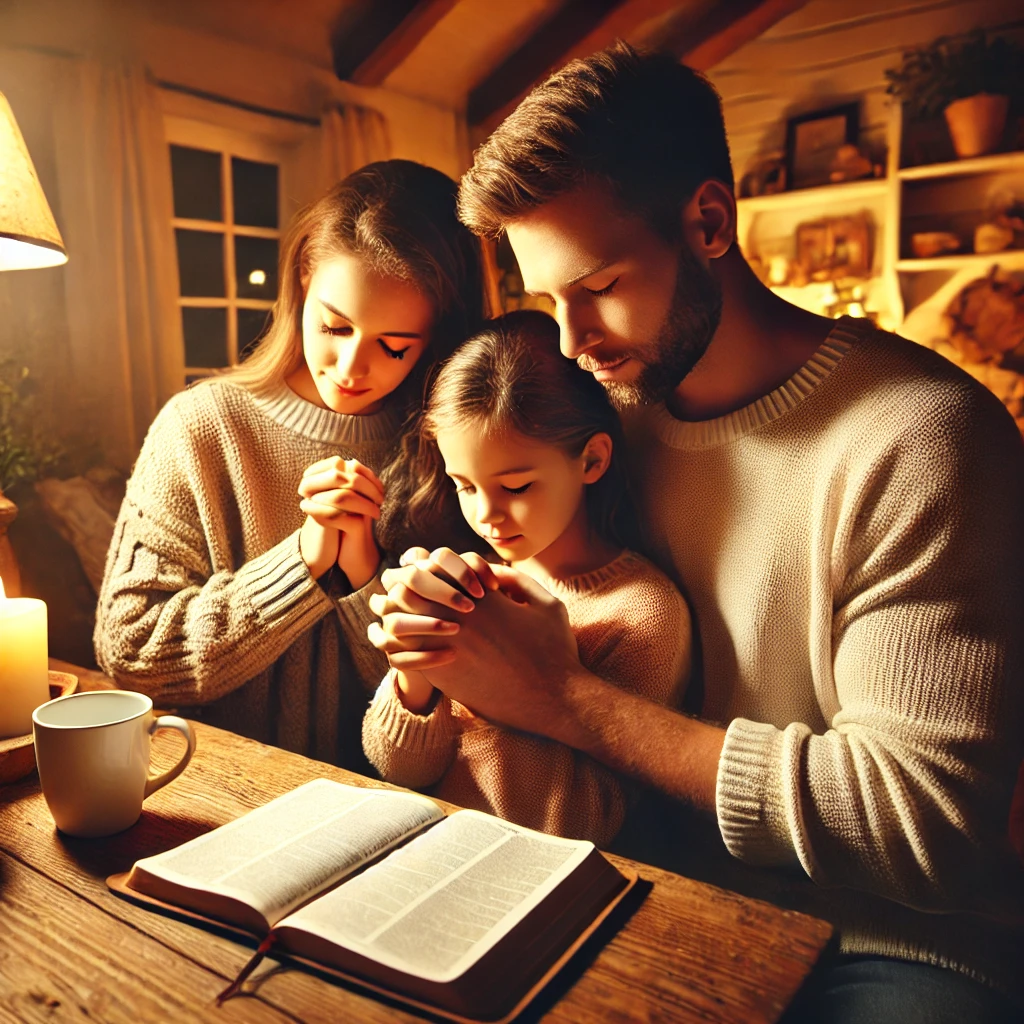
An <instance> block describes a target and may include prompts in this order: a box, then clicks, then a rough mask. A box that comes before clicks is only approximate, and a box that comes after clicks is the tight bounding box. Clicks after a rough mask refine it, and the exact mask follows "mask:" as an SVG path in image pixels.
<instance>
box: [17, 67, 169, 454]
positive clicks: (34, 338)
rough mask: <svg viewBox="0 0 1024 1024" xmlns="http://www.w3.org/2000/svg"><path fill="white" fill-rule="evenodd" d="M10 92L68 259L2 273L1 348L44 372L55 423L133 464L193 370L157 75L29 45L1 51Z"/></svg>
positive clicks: (73, 438)
mask: <svg viewBox="0 0 1024 1024" xmlns="http://www.w3.org/2000/svg"><path fill="white" fill-rule="evenodd" d="M0 91H3V92H5V93H7V95H8V98H9V99H10V101H11V105H12V107H13V108H14V111H15V116H16V117H17V118H18V121H19V124H20V126H21V128H22V132H23V134H24V135H25V137H26V142H27V144H28V147H29V151H30V153H31V154H32V157H33V160H34V161H35V163H36V167H37V170H38V172H39V175H40V178H41V180H42V184H43V187H44V189H45V191H46V194H47V197H48V198H49V200H50V204H51V206H52V207H53V210H54V215H55V217H56V220H57V223H58V226H59V227H60V230H61V233H62V235H63V237H64V243H65V245H66V247H67V251H68V263H67V265H66V266H64V267H60V268H55V269H53V270H47V271H17V272H13V273H10V274H5V275H0V355H3V354H5V350H6V352H7V353H8V354H9V355H14V356H15V357H16V358H20V359H23V360H24V361H25V362H26V364H27V365H29V366H30V368H31V369H32V371H33V373H34V374H35V375H36V377H37V378H39V379H40V382H41V386H42V388H43V391H44V392H45V393H46V394H47V395H48V396H49V399H50V403H51V404H53V403H55V407H52V408H51V409H50V413H51V415H53V416H54V418H55V419H56V421H57V423H58V424H59V428H58V430H57V431H56V433H57V434H58V435H60V434H63V435H64V437H65V438H66V439H68V440H69V441H70V442H72V443H73V444H75V445H78V446H82V447H91V448H92V450H93V451H95V452H98V454H99V455H100V456H101V457H102V459H103V460H104V461H106V462H108V463H109V464H111V465H113V466H116V467H118V468H120V469H125V470H127V469H129V468H130V466H131V464H132V462H133V460H134V458H135V455H136V454H137V452H138V449H139V446H140V445H141V443H142V439H143V437H144V436H145V433H146V430H147V428H148V427H149V424H150V423H151V422H152V420H153V417H154V416H155V415H156V412H157V410H158V409H159V408H160V406H161V405H162V404H163V403H164V402H165V401H166V400H167V399H168V398H169V397H170V396H171V395H172V394H173V393H174V392H175V391H177V390H180V389H181V387H182V386H183V381H184V349H183V344H182V337H181V318H180V314H179V311H178V307H177V293H178V274H177V262H176V257H175V249H174V234H173V229H172V227H171V216H172V192H171V176H170V160H169V154H168V148H167V142H166V139H165V137H164V130H163V116H162V114H161V111H160V107H159V100H158V96H157V92H156V88H155V86H154V85H153V84H152V83H151V82H149V81H148V80H147V78H146V75H145V72H144V71H143V70H142V69H141V68H140V67H137V66H133V65H131V64H129V63H123V62H119V61H114V62H103V61H99V60H92V59H86V58H80V57H54V56H47V55H43V54H37V53H27V52H24V51H21V52H15V53H13V54H11V53H7V54H3V53H0ZM15 278H17V280H14V279H15ZM26 326H27V327H28V331H27V334H26V332H25V330H24V328H25V327H26ZM60 428H62V429H60Z"/></svg>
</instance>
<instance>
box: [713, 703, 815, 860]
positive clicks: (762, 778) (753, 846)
mask: <svg viewBox="0 0 1024 1024" xmlns="http://www.w3.org/2000/svg"><path fill="white" fill-rule="evenodd" d="M804 730H806V732H804ZM809 734H810V730H809V729H807V727H806V726H799V725H795V726H789V727H788V728H787V729H786V731H785V732H782V731H780V730H779V729H776V728H775V726H773V725H765V724H764V723H761V722H751V721H748V720H746V719H744V718H737V719H735V720H734V721H733V722H732V723H731V724H730V725H729V728H728V730H727V731H726V734H725V745H724V747H723V748H722V756H721V759H720V760H719V762H718V780H717V784H716V791H715V802H716V806H717V813H718V828H719V830H720V831H721V833H722V839H723V840H724V842H725V845H726V848H727V849H728V851H729V852H730V853H731V854H732V855H733V856H734V857H736V858H737V859H739V860H742V861H746V862H747V863H750V864H791V863H793V862H795V861H798V857H797V854H796V850H795V848H794V845H793V836H792V834H791V829H790V815H789V814H788V813H787V802H788V801H787V799H786V788H787V787H786V786H785V783H784V778H785V775H786V766H787V765H790V766H792V767H793V768H795V767H796V765H798V764H799V761H798V760H797V761H796V763H795V764H794V763H793V755H794V753H796V751H795V750H794V745H795V744H797V745H800V744H802V742H803V740H804V738H805V737H806V736H807V735H809ZM794 789H795V787H790V791H791V792H792V791H793V790H794Z"/></svg>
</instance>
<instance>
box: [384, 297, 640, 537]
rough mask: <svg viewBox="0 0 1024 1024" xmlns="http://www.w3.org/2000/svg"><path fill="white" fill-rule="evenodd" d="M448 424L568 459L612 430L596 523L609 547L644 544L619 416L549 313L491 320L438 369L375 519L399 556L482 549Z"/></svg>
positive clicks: (593, 513) (595, 489)
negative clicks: (421, 550) (462, 497)
mask: <svg viewBox="0 0 1024 1024" xmlns="http://www.w3.org/2000/svg"><path fill="white" fill-rule="evenodd" d="M450 427H472V428H475V429H479V430H480V431H481V432H484V433H490V434H501V433H506V432H507V433H516V434H520V435H522V436H523V437H526V438H529V439H530V440H532V441H536V442H539V443H540V444H545V445H553V446H555V447H557V448H559V449H560V450H562V451H563V452H565V454H566V455H568V456H570V457H571V458H578V457H579V456H580V455H582V454H583V450H584V448H585V447H586V445H587V442H588V441H589V440H590V439H591V438H592V437H593V436H594V435H595V434H599V433H605V434H608V435H609V436H610V437H611V439H612V453H613V454H612V460H611V464H610V465H609V467H608V469H607V471H606V472H605V474H604V476H602V477H601V479H600V480H598V481H596V482H595V483H593V484H589V485H588V486H587V488H586V492H585V493H586V501H587V514H588V520H589V523H590V527H591V529H592V530H594V532H595V533H597V534H598V535H599V536H601V537H602V538H604V539H605V540H607V541H609V542H611V543H612V544H617V545H620V546H621V547H628V548H631V549H633V550H639V549H642V547H643V543H642V537H641V534H640V529H639V520H638V517H637V515H636V508H635V505H634V502H633V498H632V493H631V489H630V486H629V481H628V478H627V476H626V472H625V467H624V465H623V458H622V455H623V453H624V451H625V441H624V438H623V434H622V425H621V423H620V421H619V417H618V414H617V413H616V412H615V409H614V408H613V407H612V404H611V402H610V401H609V400H608V396H607V395H606V393H605V390H604V388H603V387H602V386H601V385H600V384H599V383H598V382H597V381H596V380H594V377H593V375H592V374H590V373H587V372H586V371H585V370H581V369H580V368H579V367H578V366H577V365H576V364H575V363H574V362H573V361H572V360H570V359H566V358H564V357H563V356H562V355H561V353H560V352H559V349H558V325H557V323H556V322H555V321H554V320H553V319H552V318H551V317H550V316H548V315H547V314H546V313H541V312H539V311H537V310H520V311H519V312H516V313H509V314H507V315H505V316H502V317H499V318H498V319H496V320H492V321H490V322H489V323H487V324H485V326H484V328H483V329H482V330H481V331H479V332H478V333H477V334H476V335H474V336H473V337H472V338H470V339H469V340H468V341H467V342H465V344H463V345H462V346H460V347H459V349H458V350H457V351H456V352H455V354H454V355H453V356H451V358H449V359H448V360H447V361H446V362H445V363H444V364H442V365H440V366H439V367H437V369H436V370H435V375H434V378H433V381H432V383H431V384H430V386H429V394H428V397H427V401H426V403H425V408H424V410H423V415H422V417H421V419H420V422H419V429H418V430H417V431H415V432H414V433H411V434H409V435H407V436H406V437H405V438H404V439H403V443H402V449H401V452H400V454H399V456H398V458H397V459H396V461H395V462H394V464H393V466H392V471H391V474H390V476H391V484H390V489H389V491H388V499H387V502H386V505H385V510H384V512H385V514H384V515H383V516H382V518H381V521H380V523H379V524H378V526H379V530H378V537H379V539H380V541H381V543H382V545H383V547H384V548H385V549H386V550H388V551H390V552H392V553H395V554H400V553H401V551H403V550H405V548H407V547H409V546H411V545H413V544H417V545H422V546H425V547H429V548H433V547H438V546H440V545H442V544H446V545H448V546H451V547H455V546H457V545H462V546H468V547H475V548H477V549H479V550H484V548H482V547H481V545H482V543H483V542H482V540H481V538H480V537H478V536H477V535H476V534H475V533H473V532H472V531H471V530H470V529H469V526H468V524H467V523H466V522H465V520H464V518H463V516H462V513H461V511H460V509H459V504H458V500H457V498H456V495H455V490H454V487H453V485H452V482H451V480H450V479H449V478H448V477H447V476H446V474H445V469H444V460H443V459H442V458H441V453H440V451H439V450H438V447H437V433H438V431H439V430H441V429H445V428H450Z"/></svg>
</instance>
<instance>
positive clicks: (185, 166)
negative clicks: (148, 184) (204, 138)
mask: <svg viewBox="0 0 1024 1024" xmlns="http://www.w3.org/2000/svg"><path fill="white" fill-rule="evenodd" d="M171 180H172V182H173V184H174V216H175V217H189V218H191V219H192V220H223V219H224V214H223V212H222V209H223V208H222V205H221V196H220V153H211V152H210V151H209V150H208V149H190V148H189V147H188V146H171Z"/></svg>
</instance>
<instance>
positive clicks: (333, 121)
mask: <svg viewBox="0 0 1024 1024" xmlns="http://www.w3.org/2000/svg"><path fill="white" fill-rule="evenodd" d="M390 156H391V139H390V137H389V135H388V123H387V120H386V119H385V117H384V115H383V114H381V113H380V111H377V110H373V109H371V108H370V107H360V106H356V105H355V104H351V103H343V104H337V103H331V104H329V105H328V106H327V107H325V109H324V112H323V114H322V115H321V117H320V185H321V188H320V191H321V192H325V191H326V190H327V189H328V188H330V187H331V186H332V185H334V184H336V183H337V182H339V181H341V179H342V178H344V177H345V176H346V175H349V174H351V173H352V172H353V171H355V170H358V169H359V168H360V167H362V166H364V165H365V164H369V163H373V162H374V161H375V160H387V159H388V158H389V157H390Z"/></svg>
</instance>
